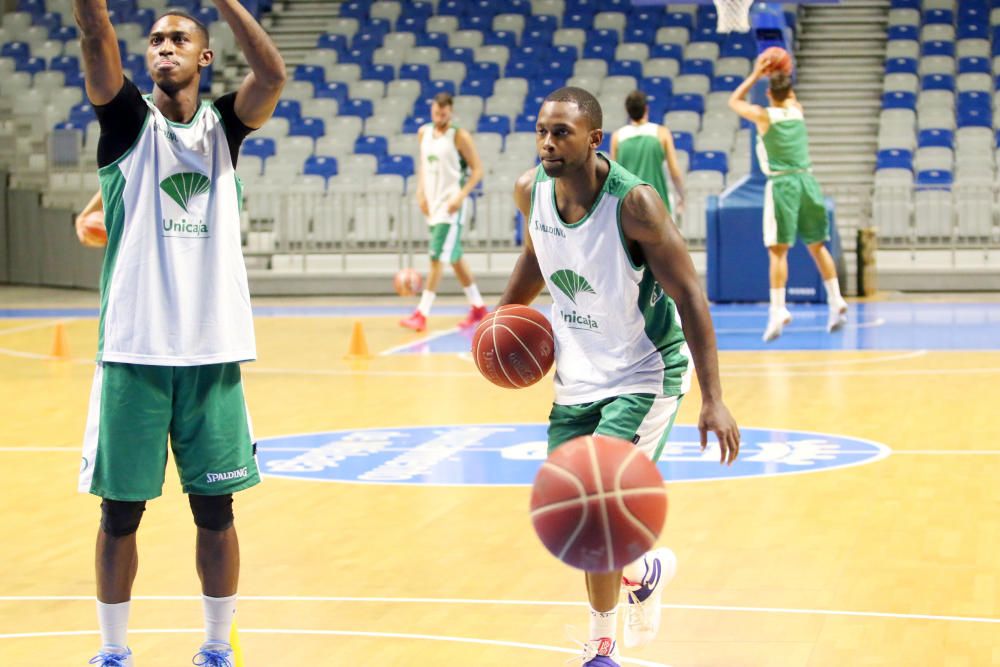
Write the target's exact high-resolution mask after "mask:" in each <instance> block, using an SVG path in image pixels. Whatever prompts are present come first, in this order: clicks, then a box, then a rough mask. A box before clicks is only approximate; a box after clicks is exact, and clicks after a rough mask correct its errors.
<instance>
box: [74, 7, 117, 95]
mask: <svg viewBox="0 0 1000 667" xmlns="http://www.w3.org/2000/svg"><path fill="white" fill-rule="evenodd" d="M73 16H74V17H75V18H76V25H77V26H78V27H79V28H80V55H81V56H82V60H83V78H84V81H85V82H86V86H87V98H88V99H89V100H90V103H91V104H93V105H95V106H101V105H104V104H107V103H108V102H110V101H111V100H113V99H114V98H115V95H117V94H118V91H120V90H121V89H122V86H123V85H124V84H125V78H124V75H123V74H122V57H121V54H120V53H119V52H118V37H117V36H116V35H115V29H114V27H113V26H112V25H111V18H110V17H109V16H108V3H107V2H106V0H73Z"/></svg>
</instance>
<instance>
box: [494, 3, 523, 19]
mask: <svg viewBox="0 0 1000 667" xmlns="http://www.w3.org/2000/svg"><path fill="white" fill-rule="evenodd" d="M496 6H497V14H520V15H522V16H531V0H498V2H497V3H496Z"/></svg>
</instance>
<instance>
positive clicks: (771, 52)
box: [760, 46, 792, 74]
mask: <svg viewBox="0 0 1000 667" xmlns="http://www.w3.org/2000/svg"><path fill="white" fill-rule="evenodd" d="M760 57H761V58H763V59H764V62H765V63H766V64H767V69H766V70H765V71H766V73H767V74H773V73H774V72H784V73H785V74H791V73H792V56H791V54H789V53H788V51H785V50H784V49H783V48H781V47H780V46H772V47H769V48H767V49H764V52H763V53H761V54H760Z"/></svg>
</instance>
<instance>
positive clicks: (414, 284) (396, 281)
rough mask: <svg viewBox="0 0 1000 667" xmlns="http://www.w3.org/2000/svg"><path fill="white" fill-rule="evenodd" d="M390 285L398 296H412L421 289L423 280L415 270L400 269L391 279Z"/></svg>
mask: <svg viewBox="0 0 1000 667" xmlns="http://www.w3.org/2000/svg"><path fill="white" fill-rule="evenodd" d="M392 285H393V287H395V288H396V294H398V295H399V296H413V295H414V294H416V293H418V292H419V291H420V290H421V289H422V288H423V285H424V280H423V278H421V277H420V274H419V273H417V270H416V269H400V270H399V271H398V272H397V273H396V277H395V278H393V279H392Z"/></svg>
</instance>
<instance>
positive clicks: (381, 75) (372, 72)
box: [361, 64, 396, 83]
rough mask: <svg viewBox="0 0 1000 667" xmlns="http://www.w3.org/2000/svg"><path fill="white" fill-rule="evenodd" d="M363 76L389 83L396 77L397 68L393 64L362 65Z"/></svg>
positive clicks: (363, 77)
mask: <svg viewBox="0 0 1000 667" xmlns="http://www.w3.org/2000/svg"><path fill="white" fill-rule="evenodd" d="M361 78H362V79H368V80H371V81H381V82H383V83H389V82H390V81H393V80H394V79H395V78H396V70H395V69H394V68H393V66H392V65H383V64H378V65H362V67H361Z"/></svg>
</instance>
